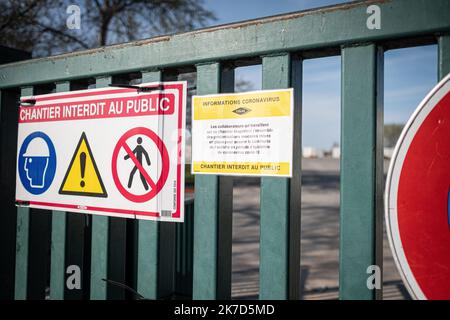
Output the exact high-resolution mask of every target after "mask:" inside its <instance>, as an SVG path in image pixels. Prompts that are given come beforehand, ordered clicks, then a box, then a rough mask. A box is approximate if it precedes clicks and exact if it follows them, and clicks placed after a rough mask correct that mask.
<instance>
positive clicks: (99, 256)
mask: <svg viewBox="0 0 450 320" xmlns="http://www.w3.org/2000/svg"><path fill="white" fill-rule="evenodd" d="M110 83H111V77H99V78H97V79H96V87H97V88H102V87H106V86H108V84H110ZM108 222H109V221H108V217H106V216H100V215H93V216H92V246H91V299H92V300H105V299H107V290H106V283H105V282H104V281H103V280H102V279H106V278H108V237H109V232H108V231H109V230H108V226H109V223H108Z"/></svg>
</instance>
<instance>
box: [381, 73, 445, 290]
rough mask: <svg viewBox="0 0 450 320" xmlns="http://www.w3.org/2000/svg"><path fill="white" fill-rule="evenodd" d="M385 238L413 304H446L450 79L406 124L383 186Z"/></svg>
mask: <svg viewBox="0 0 450 320" xmlns="http://www.w3.org/2000/svg"><path fill="white" fill-rule="evenodd" d="M385 214H386V224H387V233H388V238H389V242H390V245H391V249H392V252H393V256H394V259H395V261H396V264H397V267H398V269H399V271H400V274H401V276H402V278H403V281H404V282H405V284H406V287H407V288H408V291H409V292H410V294H411V296H412V297H413V298H415V299H450V74H449V75H448V76H447V77H446V78H445V79H443V80H442V81H441V82H440V83H439V84H438V85H437V86H436V87H435V88H434V89H433V90H432V91H431V92H430V93H429V94H428V95H427V96H426V98H425V99H424V100H423V101H422V102H421V104H420V105H419V107H418V108H417V109H416V111H415V112H414V114H413V115H412V117H411V118H410V119H409V121H408V123H407V124H406V126H405V128H404V130H403V132H402V134H401V136H400V138H399V141H398V143H397V146H396V148H395V151H394V155H393V158H392V160H391V164H390V168H389V173H388V177H387V181H386V194H385Z"/></svg>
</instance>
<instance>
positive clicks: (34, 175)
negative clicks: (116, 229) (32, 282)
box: [16, 82, 187, 222]
mask: <svg viewBox="0 0 450 320" xmlns="http://www.w3.org/2000/svg"><path fill="white" fill-rule="evenodd" d="M186 90H187V89H186V82H161V83H145V84H142V85H140V86H139V88H138V87H129V88H128V87H127V88H124V87H109V88H102V89H94V90H80V91H72V92H65V93H55V94H45V95H39V96H29V97H22V98H21V101H22V103H21V106H20V109H19V133H18V142H17V143H18V148H17V150H18V152H17V181H16V204H17V205H18V206H29V207H33V208H42V209H53V210H59V211H72V212H79V213H92V214H100V215H108V216H116V217H126V218H137V219H148V220H160V221H175V222H182V221H183V220H184V157H185V151H184V141H185V136H184V132H185V130H184V129H185V117H186ZM25 102H27V103H25ZM30 102H31V103H30Z"/></svg>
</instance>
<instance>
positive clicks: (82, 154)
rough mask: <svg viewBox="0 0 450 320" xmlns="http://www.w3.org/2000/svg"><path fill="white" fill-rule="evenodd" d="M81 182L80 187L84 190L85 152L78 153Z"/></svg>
mask: <svg viewBox="0 0 450 320" xmlns="http://www.w3.org/2000/svg"><path fill="white" fill-rule="evenodd" d="M80 168H81V182H80V186H81V187H82V188H84V185H85V183H84V180H83V179H84V172H85V171H86V152H82V153H80Z"/></svg>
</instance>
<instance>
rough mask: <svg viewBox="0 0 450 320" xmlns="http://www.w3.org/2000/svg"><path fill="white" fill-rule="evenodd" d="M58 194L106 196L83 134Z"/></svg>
mask: <svg viewBox="0 0 450 320" xmlns="http://www.w3.org/2000/svg"><path fill="white" fill-rule="evenodd" d="M59 194H69V195H77V196H90V197H104V198H106V197H107V196H108V194H107V193H106V189H105V186H104V185H103V181H102V178H101V176H100V173H99V172H98V169H97V165H96V163H95V159H94V156H93V154H92V150H91V148H90V146H89V142H88V141H87V137H86V134H85V133H84V132H83V134H82V135H81V138H80V141H79V142H78V145H77V147H76V149H75V153H74V154H73V156H72V160H71V161H70V165H69V168H68V169H67V172H66V175H65V176H64V179H63V182H62V184H61V187H60V188H59Z"/></svg>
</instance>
